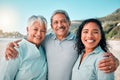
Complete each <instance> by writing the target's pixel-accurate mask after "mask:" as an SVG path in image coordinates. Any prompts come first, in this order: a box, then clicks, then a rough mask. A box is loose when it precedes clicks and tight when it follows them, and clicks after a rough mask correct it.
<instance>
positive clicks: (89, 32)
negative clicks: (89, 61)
mask: <svg viewBox="0 0 120 80" xmlns="http://www.w3.org/2000/svg"><path fill="white" fill-rule="evenodd" d="M81 40H82V43H83V44H84V46H85V49H91V50H93V49H94V48H95V47H96V46H97V45H98V43H99V42H100V40H101V32H100V29H99V28H98V25H97V24H96V23H94V22H89V23H87V24H85V25H84V27H83V29H82V32H81Z"/></svg>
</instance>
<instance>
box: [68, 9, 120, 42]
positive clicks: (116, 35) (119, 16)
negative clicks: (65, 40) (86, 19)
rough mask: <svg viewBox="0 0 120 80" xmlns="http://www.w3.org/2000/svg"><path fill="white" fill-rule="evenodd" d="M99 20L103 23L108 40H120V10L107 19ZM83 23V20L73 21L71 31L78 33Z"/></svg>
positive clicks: (106, 17)
mask: <svg viewBox="0 0 120 80" xmlns="http://www.w3.org/2000/svg"><path fill="white" fill-rule="evenodd" d="M97 19H99V20H100V21H101V22H102V25H103V27H104V31H105V34H106V38H107V39H117V40H120V8H119V9H117V10H116V11H114V12H113V13H111V14H109V15H107V16H105V17H101V18H97ZM82 21H83V20H74V21H72V22H71V23H72V24H71V27H70V31H71V32H73V33H76V30H77V29H78V26H79V25H80V23H81V22H82Z"/></svg>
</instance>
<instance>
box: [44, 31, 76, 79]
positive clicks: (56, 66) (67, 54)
mask: <svg viewBox="0 0 120 80" xmlns="http://www.w3.org/2000/svg"><path fill="white" fill-rule="evenodd" d="M75 39H76V37H75V35H74V34H72V33H69V35H68V36H67V37H66V38H64V39H63V40H61V41H60V40H58V39H57V37H56V36H55V34H49V35H47V36H46V38H45V42H44V48H45V51H46V56H47V62H48V80H71V75H72V68H73V65H74V63H75V61H76V60H77V58H78V54H77V51H76V49H75Z"/></svg>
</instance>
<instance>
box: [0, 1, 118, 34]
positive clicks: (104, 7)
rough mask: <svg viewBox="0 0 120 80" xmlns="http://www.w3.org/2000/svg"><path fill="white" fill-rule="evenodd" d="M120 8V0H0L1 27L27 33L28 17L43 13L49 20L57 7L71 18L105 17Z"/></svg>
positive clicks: (5, 29)
mask: <svg viewBox="0 0 120 80" xmlns="http://www.w3.org/2000/svg"><path fill="white" fill-rule="evenodd" d="M118 8H120V0H0V29H2V30H3V31H4V32H6V31H9V32H11V31H19V32H20V33H22V34H26V26H27V19H28V18H29V17H30V16H31V15H43V16H44V17H46V19H47V20H48V26H49V27H50V16H51V14H52V12H53V11H54V10H56V9H64V10H66V11H67V12H68V14H69V16H70V18H71V20H82V19H87V18H96V17H104V16H106V15H108V14H111V13H112V12H113V11H115V10H116V9H118Z"/></svg>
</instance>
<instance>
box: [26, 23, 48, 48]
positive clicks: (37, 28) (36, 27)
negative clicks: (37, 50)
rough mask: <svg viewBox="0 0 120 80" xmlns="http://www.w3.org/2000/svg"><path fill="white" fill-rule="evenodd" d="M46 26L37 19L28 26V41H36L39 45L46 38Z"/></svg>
mask: <svg viewBox="0 0 120 80" xmlns="http://www.w3.org/2000/svg"><path fill="white" fill-rule="evenodd" d="M45 33H46V27H45V25H44V24H41V23H39V22H38V21H35V22H34V23H33V24H32V25H31V26H29V27H27V34H28V37H27V39H28V41H30V42H32V43H34V44H35V45H36V46H37V47H38V46H39V45H40V43H41V42H42V41H43V40H44V38H45Z"/></svg>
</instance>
